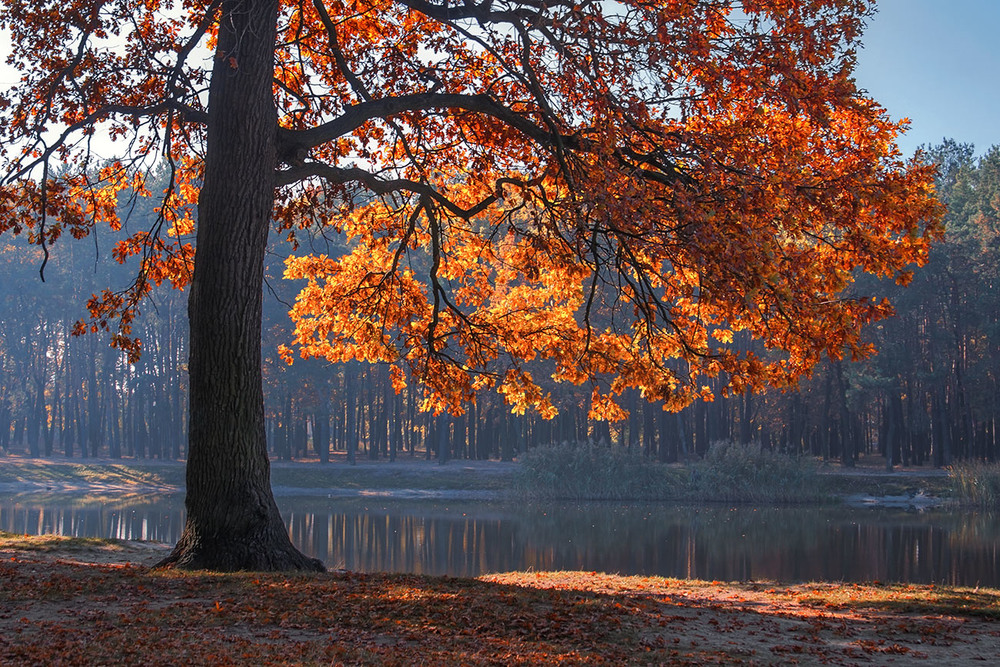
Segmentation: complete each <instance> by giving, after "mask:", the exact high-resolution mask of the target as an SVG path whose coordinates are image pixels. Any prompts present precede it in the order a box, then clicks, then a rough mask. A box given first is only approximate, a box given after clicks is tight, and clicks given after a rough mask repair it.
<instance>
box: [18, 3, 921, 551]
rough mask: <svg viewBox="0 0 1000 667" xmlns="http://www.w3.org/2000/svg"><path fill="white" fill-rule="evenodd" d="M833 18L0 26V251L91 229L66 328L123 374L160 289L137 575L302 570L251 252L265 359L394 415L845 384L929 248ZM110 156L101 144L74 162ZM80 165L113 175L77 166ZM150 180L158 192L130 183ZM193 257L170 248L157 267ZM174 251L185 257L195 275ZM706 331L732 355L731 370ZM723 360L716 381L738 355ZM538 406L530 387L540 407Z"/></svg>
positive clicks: (250, 17) (719, 8) (427, 10)
mask: <svg viewBox="0 0 1000 667" xmlns="http://www.w3.org/2000/svg"><path fill="white" fill-rule="evenodd" d="M872 11H873V8H872V7H871V6H870V3H869V2H866V1H865V0H744V1H743V2H736V1H734V0H615V1H613V2H595V1H593V0H481V1H477V0H464V1H462V2H456V1H453V0H215V1H213V2H198V1H195V0H181V1H179V2H169V1H161V0H141V1H140V0H106V1H102V0H62V1H61V2H55V1H54V0H8V2H6V3H5V4H4V7H3V10H2V14H0V17H2V18H0V20H2V24H3V27H4V29H5V30H6V31H8V32H9V34H10V36H11V38H12V44H13V51H12V55H11V56H10V57H9V59H8V63H9V65H10V66H12V67H14V68H15V69H16V70H18V72H20V75H21V78H20V81H19V82H17V83H16V84H14V85H13V86H10V87H9V88H8V89H7V90H6V91H4V93H3V97H2V100H0V114H2V122H0V141H2V143H3V146H4V156H3V162H4V164H3V174H4V176H3V181H2V187H3V190H2V193H0V229H7V230H12V231H13V232H15V233H17V232H25V231H26V232H27V233H28V234H29V235H30V238H31V239H32V240H33V241H34V242H35V243H36V244H38V245H39V246H40V247H41V248H42V249H43V250H44V251H46V252H47V251H48V248H49V247H50V246H51V244H52V243H53V242H54V241H56V239H57V238H59V236H60V235H61V234H63V233H65V232H69V233H71V234H72V235H74V236H84V235H86V234H88V233H89V232H90V231H91V230H92V229H94V228H95V227H96V226H98V225H102V224H107V225H111V226H112V227H114V228H117V227H119V226H120V225H121V224H122V220H121V219H120V218H119V213H118V211H119V210H120V207H119V204H120V202H121V200H122V198H123V197H126V196H155V197H158V198H159V200H160V202H159V207H158V209H157V217H156V220H155V224H154V225H153V227H152V228H150V229H142V230H139V231H136V232H134V233H133V234H131V236H129V237H128V239H127V240H125V241H123V242H122V243H120V244H119V245H118V246H117V247H116V249H115V253H116V256H117V257H119V258H120V259H122V260H124V259H126V258H128V257H135V258H137V259H138V261H139V264H140V270H139V272H138V274H137V277H136V279H135V281H134V282H133V283H132V284H131V285H130V286H128V288H126V289H123V290H121V291H110V290H109V291H105V292H103V293H102V294H99V295H95V296H94V298H93V299H91V301H90V303H89V307H90V311H91V319H90V320H89V322H86V323H82V324H81V325H80V329H81V330H85V329H94V330H96V329H100V328H106V329H110V330H111V332H112V338H113V342H114V344H116V345H117V346H119V347H121V348H123V349H124V350H126V351H128V352H129V353H131V354H137V353H138V351H139V348H138V345H139V343H138V341H136V340H134V339H133V337H132V336H131V323H132V321H133V318H134V317H135V316H136V314H137V312H138V310H139V307H140V305H141V304H142V302H143V298H144V297H146V296H147V295H148V294H149V293H150V290H151V289H152V288H153V286H155V285H158V284H160V283H162V282H165V281H166V282H170V283H172V284H173V285H174V286H176V287H187V288H188V289H189V290H190V297H189V299H190V301H189V316H190V327H191V338H190V345H191V357H190V382H191V393H190V442H189V449H188V465H187V501H186V503H187V510H188V514H187V517H188V518H187V525H186V527H185V529H184V533H183V535H182V537H181V539H180V541H179V542H178V544H177V547H176V548H175V550H174V552H173V554H172V555H171V556H170V558H169V559H168V561H169V562H170V563H173V564H176V565H178V566H183V567H201V568H214V569H227V570H228V569H241V568H253V569H293V568H320V567H321V564H319V563H318V562H316V561H313V560H311V559H308V558H306V557H304V556H303V555H302V554H300V553H299V552H298V551H296V550H295V549H294V548H293V547H292V545H291V544H290V543H289V541H288V538H287V535H286V533H285V531H284V527H283V525H282V522H281V519H280V517H279V515H278V512H277V509H276V507H275V504H274V500H273V498H272V495H271V491H270V488H269V481H268V477H269V464H268V459H267V455H266V448H265V442H264V426H263V424H264V422H263V413H262V407H261V404H262V398H261V375H260V373H261V371H260V316H261V280H262V270H261V267H262V262H263V258H264V253H265V249H266V244H267V237H268V231H269V228H270V227H272V226H273V227H274V228H275V229H276V230H278V231H280V232H282V233H283V234H285V235H286V236H287V237H288V239H289V241H291V242H292V243H293V244H295V242H296V240H297V239H298V238H301V236H302V234H303V233H306V231H307V230H308V231H309V232H310V233H315V232H316V231H317V230H319V232H320V233H340V234H343V235H345V236H346V237H347V244H348V247H349V249H350V250H349V252H347V253H345V254H342V255H339V256H332V257H331V256H322V255H318V256H317V255H309V254H303V255H301V256H296V257H293V258H292V259H290V260H289V262H288V266H287V273H286V275H287V276H288V277H289V278H293V279H300V280H303V281H305V282H304V287H303V289H302V292H301V294H300V296H299V298H298V300H297V302H296V304H295V307H294V309H293V311H292V317H293V319H294V320H295V323H296V330H295V340H294V341H290V342H289V347H287V348H285V349H284V354H285V355H286V356H287V358H288V359H289V360H290V359H291V358H292V357H293V356H295V354H296V353H298V354H301V355H303V356H318V357H325V358H327V359H330V360H334V361H341V360H352V359H357V360H365V361H380V362H385V363H388V364H391V365H392V367H393V369H394V374H393V377H394V383H395V385H396V386H397V388H398V387H399V386H401V385H402V384H403V383H405V382H412V381H418V382H421V383H423V387H424V397H425V403H424V407H425V408H426V409H430V410H435V411H440V410H444V409H447V410H451V411H453V412H458V411H461V410H462V405H463V403H464V402H466V401H469V400H472V399H473V397H474V394H475V392H476V391H481V390H488V389H492V390H495V391H498V392H500V393H502V394H503V395H504V397H505V399H506V400H507V402H508V403H509V404H510V405H511V406H512V408H513V409H515V410H523V409H525V408H528V407H532V408H534V409H537V410H539V411H541V412H542V414H544V415H546V416H551V415H552V413H553V412H554V407H553V406H552V403H551V402H550V400H549V398H548V396H547V392H546V391H544V390H543V387H544V385H545V382H563V383H576V384H583V385H586V386H589V390H588V394H589V395H590V396H591V400H590V402H589V410H590V413H591V414H592V415H593V416H596V417H601V418H605V419H616V418H620V417H621V416H623V414H624V410H623V408H622V407H621V406H620V405H619V402H618V401H617V400H616V399H617V397H619V396H620V395H621V393H622V392H623V391H625V390H627V389H630V388H632V389H638V390H639V391H641V392H642V394H643V396H644V397H645V398H646V399H648V400H649V401H654V402H658V403H661V404H662V405H663V407H664V408H665V409H670V410H676V409H679V408H681V407H683V406H684V405H686V404H687V403H689V402H691V401H692V400H695V399H697V398H704V399H711V398H712V394H711V392H710V391H709V390H708V388H707V386H708V385H707V384H706V383H705V379H706V378H716V380H714V381H713V384H714V386H716V387H717V388H718V390H719V391H722V392H734V391H735V392H738V391H746V390H752V389H756V388H760V387H763V386H765V385H773V386H779V387H782V386H789V385H791V384H792V383H793V382H794V381H795V379H796V378H797V377H799V376H801V375H802V374H804V373H808V371H809V369H810V368H811V367H812V366H813V365H814V364H815V363H816V362H817V360H819V359H820V358H821V357H822V356H823V355H828V356H831V357H834V358H839V357H841V356H842V355H843V354H845V353H848V354H851V355H853V356H860V355H864V354H866V353H868V352H869V349H868V347H867V346H865V345H864V344H863V343H862V341H861V339H860V338H859V329H860V326H861V325H862V324H864V323H865V322H868V321H871V320H873V319H875V318H879V317H884V316H886V315H887V314H888V313H889V312H890V308H889V305H888V304H887V303H885V302H884V301H881V300H878V299H871V298H868V299H858V298H854V299H849V298H846V297H844V296H843V294H842V292H843V290H844V288H845V287H847V286H848V285H850V284H851V282H852V280H853V278H854V276H855V275H856V273H857V272H859V271H860V272H868V273H872V274H875V275H879V276H891V277H895V278H896V279H897V280H899V281H901V282H905V281H906V280H907V278H908V275H909V274H908V270H909V269H908V267H909V266H910V265H912V264H914V263H920V262H922V261H924V260H925V258H926V255H927V249H928V243H929V241H930V240H931V239H932V238H933V237H934V236H935V235H936V234H937V233H938V223H937V220H938V218H939V212H938V210H937V205H936V203H935V201H934V198H933V192H932V185H931V176H932V168H931V167H929V166H926V165H924V164H921V163H917V162H904V161H903V160H902V158H901V156H900V154H899V151H898V150H897V148H896V145H895V141H894V138H895V136H896V135H897V133H898V132H899V131H900V130H901V129H902V125H901V124H900V123H897V122H894V121H892V120H891V119H889V117H888V116H887V114H886V112H885V111H884V110H883V109H882V108H881V107H879V106H878V104H877V103H875V102H874V101H873V100H871V99H869V98H868V97H867V96H866V95H865V94H864V93H863V92H861V91H859V90H858V89H857V87H856V85H855V82H854V80H853V78H852V67H853V65H854V49H855V48H856V47H857V44H858V39H859V37H860V35H861V31H862V28H863V27H864V21H865V19H866V17H868V16H869V15H870V14H871V12H872ZM107 142H113V143H107ZM105 145H111V146H113V147H115V148H114V151H115V152H116V153H118V157H117V158H116V159H114V160H111V161H106V160H105V161H102V160H101V159H100V158H99V156H98V153H99V152H100V151H102V150H104V149H103V148H102V147H103V146H105ZM159 161H165V162H166V163H167V164H168V165H169V170H168V171H169V179H168V184H167V186H166V188H165V189H164V190H163V191H162V192H160V191H157V192H153V193H151V192H148V191H147V190H146V188H145V179H144V173H145V172H146V171H147V170H149V169H151V168H152V167H153V166H154V163H157V162H159ZM192 233H195V234H196V238H195V242H194V243H191V242H190V239H189V235H191V234H192ZM195 248H197V252H195ZM737 332H747V334H744V335H751V336H753V337H754V338H755V339H757V340H758V341H760V342H761V344H762V349H763V350H765V351H764V353H760V354H754V353H750V352H741V351H738V350H737V349H736V348H735V347H734V346H733V345H732V341H733V337H734V334H736V333H737ZM741 349H743V348H741ZM541 373H544V374H545V375H548V376H549V378H548V379H546V380H545V381H544V382H543V380H542V377H541Z"/></svg>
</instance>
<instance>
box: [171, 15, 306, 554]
mask: <svg viewBox="0 0 1000 667" xmlns="http://www.w3.org/2000/svg"><path fill="white" fill-rule="evenodd" d="M277 15H278V2H277V0H257V1H254V2H248V1H246V0H224V1H223V3H222V8H221V13H220V18H219V23H218V26H219V27H218V43H217V49H216V57H215V60H214V63H213V71H212V79H211V85H210V88H209V101H208V109H209V126H208V143H207V149H206V160H205V180H204V184H203V186H202V191H201V198H200V200H199V208H198V232H197V248H198V254H197V259H196V261H195V270H194V279H193V282H192V284H191V291H190V296H189V301H188V314H189V320H190V327H191V338H190V347H191V352H190V363H189V368H190V379H191V395H190V397H191V398H190V423H189V438H190V439H189V445H188V463H187V475H186V477H187V496H186V498H185V507H186V508H187V520H186V523H185V526H184V531H183V533H182V534H181V537H180V540H179V541H178V542H177V545H176V546H175V547H174V550H173V552H172V553H171V554H170V555H169V556H168V557H167V558H166V559H165V560H164V561H162V562H161V563H160V565H161V566H177V567H183V568H189V569H211V570H222V571H233V570H293V569H305V570H317V571H319V570H323V569H324V567H323V564H322V563H321V562H320V561H318V560H316V559H314V558H308V557H306V556H305V555H303V554H302V553H300V552H299V551H298V550H297V549H296V548H295V547H294V546H292V543H291V541H290V540H289V538H288V532H287V530H286V529H285V525H284V523H283V522H282V519H281V515H280V514H279V513H278V507H277V505H276V504H275V502H274V495H273V493H272V492H271V482H270V462H269V461H268V456H267V442H266V439H265V433H264V396H263V389H262V378H261V353H260V346H261V293H262V289H263V266H264V251H265V249H266V246H267V234H268V224H269V220H270V215H271V211H272V208H273V205H274V185H273V183H274V180H273V179H274V168H275V165H276V155H277V153H276V139H277V138H276V135H275V128H276V111H275V107H274V101H273V93H272V80H273V75H274V40H275V35H276V26H277Z"/></svg>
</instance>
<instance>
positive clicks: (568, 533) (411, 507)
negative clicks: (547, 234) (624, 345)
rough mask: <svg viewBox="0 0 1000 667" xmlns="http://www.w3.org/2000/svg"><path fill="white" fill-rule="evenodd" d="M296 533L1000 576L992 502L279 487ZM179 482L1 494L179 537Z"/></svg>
mask: <svg viewBox="0 0 1000 667" xmlns="http://www.w3.org/2000/svg"><path fill="white" fill-rule="evenodd" d="M279 506H281V508H282V514H283V516H284V518H285V521H286V523H287V525H288V529H289V532H290V534H291V537H292V541H293V542H294V543H295V544H296V545H297V546H298V547H299V548H300V549H302V550H303V551H304V552H305V553H306V554H308V555H310V556H315V557H317V558H320V559H322V560H324V561H325V562H326V564H327V565H328V566H329V567H332V568H345V569H348V570H358V571H389V572H414V573H425V574H449V575H453V576H476V575H479V574H483V573H487V572H505V571H512V570H528V569H534V570H595V571H603V572H616V573H621V574H646V575H654V574H656V575H663V576H670V577H682V578H699V579H710V580H713V579H714V580H720V581H749V580H760V581H782V582H796V581H810V580H827V581H872V580H878V581H886V582H888V581H905V582H914V583H928V582H942V583H949V584H959V585H976V584H979V585H983V586H990V587H995V586H1000V521H998V520H997V519H998V518H1000V517H997V515H996V514H992V513H984V512H969V511H946V510H934V511H928V512H923V513H918V512H908V511H905V510H897V509H865V508H846V507H761V508H754V507H730V506H725V505H707V506H700V507H695V506H682V505H666V504H640V505H625V504H622V503H584V504H558V503H544V504H507V503H487V502H468V501H466V502H454V503H446V502H442V501H435V502H427V501H414V500H393V499H386V498H379V499H377V500H372V499H343V498H326V497H323V498H313V497H296V498H289V497H286V498H279ZM183 525H184V505H183V500H182V498H181V497H180V496H164V497H158V498H146V499H133V500H129V501H125V502H96V503H95V502H86V501H83V500H80V499H76V500H74V499H69V498H58V497H52V496H49V497H42V496H39V497H33V496H20V497H18V498H17V499H0V530H5V531H8V532H14V533H28V534H40V533H56V534H62V535H75V536H86V537H94V536H97V537H116V538H120V539H147V540H156V541H162V542H168V543H170V542H173V541H174V540H176V539H177V536H178V535H179V534H180V531H181V528H182V527H183Z"/></svg>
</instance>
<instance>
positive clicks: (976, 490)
mask: <svg viewBox="0 0 1000 667" xmlns="http://www.w3.org/2000/svg"><path fill="white" fill-rule="evenodd" d="M949 478H950V480H951V485H952V493H953V494H954V497H955V498H956V499H957V500H958V501H959V502H960V503H961V504H963V505H975V506H978V507H982V508H984V509H995V508H1000V464H996V463H982V462H979V461H965V462H962V463H956V464H955V465H953V466H952V467H951V474H950V475H949Z"/></svg>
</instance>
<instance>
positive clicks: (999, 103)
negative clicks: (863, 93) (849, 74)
mask: <svg viewBox="0 0 1000 667" xmlns="http://www.w3.org/2000/svg"><path fill="white" fill-rule="evenodd" d="M878 5H879V13H878V15H877V16H876V17H875V18H874V19H873V20H872V21H871V22H870V23H869V25H868V29H867V30H866V31H865V34H864V37H863V38H862V41H863V43H864V45H865V48H864V49H863V50H862V51H861V52H859V54H858V69H857V81H858V85H859V86H860V87H862V88H864V89H866V90H867V91H868V92H869V93H870V94H871V96H872V97H874V98H875V99H876V100H878V101H879V102H880V103H881V104H882V106H884V107H885V108H886V109H888V110H889V113H890V114H891V115H892V116H893V118H903V117H906V118H909V119H910V120H911V121H912V125H911V128H910V131H909V132H908V133H907V134H906V135H905V136H904V137H903V138H902V139H901V140H900V142H899V144H900V147H901V148H902V150H903V154H904V155H910V154H911V153H913V151H914V149H916V147H917V146H918V145H920V144H937V143H940V142H941V139H942V138H944V137H948V138H951V139H955V140H956V141H961V142H967V143H973V144H975V145H976V153H977V154H979V155H982V154H983V153H984V152H985V151H986V150H987V149H988V148H990V147H991V146H993V145H995V144H1000V0H879V3H878Z"/></svg>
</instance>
